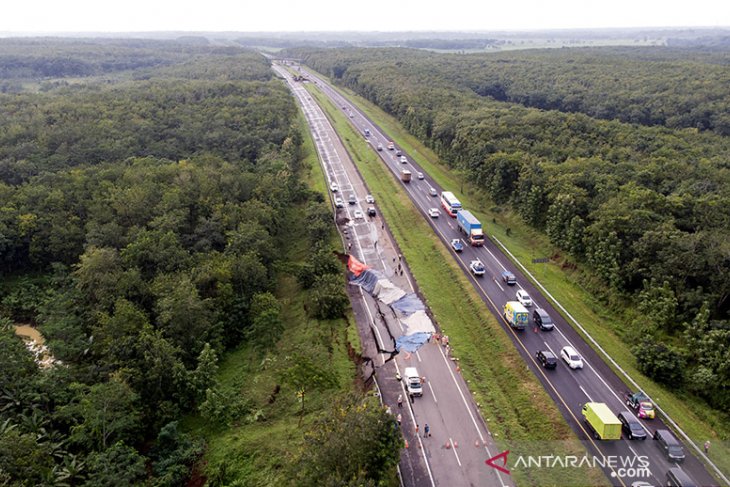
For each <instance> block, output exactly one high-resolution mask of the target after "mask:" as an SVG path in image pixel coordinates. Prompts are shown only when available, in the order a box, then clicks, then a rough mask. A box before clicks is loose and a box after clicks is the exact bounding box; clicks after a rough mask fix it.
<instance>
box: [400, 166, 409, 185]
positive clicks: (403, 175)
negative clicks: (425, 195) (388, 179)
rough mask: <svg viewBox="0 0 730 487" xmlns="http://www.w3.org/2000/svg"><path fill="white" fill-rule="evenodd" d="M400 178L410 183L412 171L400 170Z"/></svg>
mask: <svg viewBox="0 0 730 487" xmlns="http://www.w3.org/2000/svg"><path fill="white" fill-rule="evenodd" d="M400 180H401V181H403V182H404V183H410V182H411V171H409V170H408V169H403V170H402V171H401V172H400Z"/></svg>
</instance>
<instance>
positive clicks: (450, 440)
mask: <svg viewBox="0 0 730 487" xmlns="http://www.w3.org/2000/svg"><path fill="white" fill-rule="evenodd" d="M449 443H451V451H453V452H454V456H455V457H456V463H458V464H459V466H460V467H461V460H459V454H458V453H456V447H455V446H454V440H452V439H451V437H449Z"/></svg>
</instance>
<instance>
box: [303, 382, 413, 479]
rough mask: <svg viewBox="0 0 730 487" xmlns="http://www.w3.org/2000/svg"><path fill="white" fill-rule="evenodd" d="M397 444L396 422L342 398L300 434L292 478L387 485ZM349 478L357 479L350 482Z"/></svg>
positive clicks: (372, 406)
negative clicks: (301, 439)
mask: <svg viewBox="0 0 730 487" xmlns="http://www.w3.org/2000/svg"><path fill="white" fill-rule="evenodd" d="M402 446H403V438H402V436H401V434H400V431H399V429H398V425H397V423H396V422H395V420H394V418H393V416H392V415H390V414H388V413H386V412H385V410H384V408H383V407H381V406H380V405H379V404H377V403H376V402H375V401H372V400H369V399H366V398H363V397H362V396H358V395H354V394H351V395H347V396H343V397H340V398H338V399H337V400H336V401H335V402H334V403H333V405H332V407H331V408H330V410H329V411H327V412H326V413H325V414H323V415H322V416H321V417H319V418H318V419H317V420H316V421H315V422H314V424H312V426H311V427H310V428H309V429H308V430H307V432H306V433H305V444H304V447H303V448H302V451H301V452H300V458H299V461H298V462H297V468H298V469H299V474H298V480H299V481H300V482H301V485H312V486H314V485H387V484H389V483H391V482H394V481H395V478H396V473H395V467H396V465H397V464H398V461H399V459H400V449H401V448H402ZM355 478H357V479H361V480H362V481H363V482H362V483H350V482H351V480H353V479H355ZM396 483H397V481H396Z"/></svg>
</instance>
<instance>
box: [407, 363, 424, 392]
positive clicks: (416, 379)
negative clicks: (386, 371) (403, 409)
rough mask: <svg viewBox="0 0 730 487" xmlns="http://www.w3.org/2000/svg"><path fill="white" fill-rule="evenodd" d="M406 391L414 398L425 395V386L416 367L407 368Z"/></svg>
mask: <svg viewBox="0 0 730 487" xmlns="http://www.w3.org/2000/svg"><path fill="white" fill-rule="evenodd" d="M406 390H408V394H409V395H410V394H413V395H414V396H422V395H423V385H422V384H421V376H420V375H418V370H416V368H415V367H406Z"/></svg>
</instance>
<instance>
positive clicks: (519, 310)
mask: <svg viewBox="0 0 730 487" xmlns="http://www.w3.org/2000/svg"><path fill="white" fill-rule="evenodd" d="M364 135H365V136H366V137H368V136H370V131H369V130H368V129H365V133H364ZM386 148H387V150H389V151H394V152H395V155H396V157H397V158H398V159H397V160H398V161H399V162H400V163H402V164H406V163H408V159H407V158H406V156H404V155H403V154H402V152H401V150H400V149H398V148H396V147H395V144H394V143H393V142H388V143H387V146H386V147H383V145H382V144H380V143H379V144H378V145H377V146H376V150H377V151H378V152H381V151H383V150H384V149H386ZM416 177H417V179H419V180H423V179H424V175H423V173H421V172H417V173H416ZM400 179H401V181H402V182H403V183H410V182H411V179H412V173H411V171H410V170H408V169H401V171H400ZM330 189H331V190H332V192H333V193H336V192H337V191H338V187H337V184H336V183H334V182H333V183H332V184H331V187H330ZM428 194H429V195H430V196H433V197H435V196H439V195H438V193H437V191H436V190H435V189H434V188H433V187H429V188H428ZM366 201H367V203H369V204H373V203H374V202H375V200H374V199H373V197H372V196H371V195H367V197H366ZM356 202H357V199H356V197H355V195H354V194H351V195H350V196H349V198H348V203H349V204H351V205H354V204H355V203H356ZM440 203H441V207H442V208H443V210H444V211H445V212H446V214H448V215H449V216H450V217H452V218H456V222H457V230H458V232H459V233H460V234H463V239H462V238H454V239H452V240H451V241H450V246H451V248H452V250H453V251H454V252H456V253H461V252H463V250H464V243H468V244H469V245H471V246H473V247H480V246H483V245H484V240H485V237H484V230H483V227H482V224H481V222H480V221H479V220H478V219H477V218H476V217H475V216H474V215H473V214H472V213H471V212H470V211H469V210H466V209H464V208H463V207H462V205H461V202H460V201H459V200H458V199H457V198H456V197H455V196H454V194H453V193H452V192H450V191H443V192H442V193H441V194H440ZM335 204H336V206H337V207H338V208H342V207H344V201H343V200H342V199H341V198H339V197H336V198H335ZM358 213H360V215H358ZM361 213H362V212H358V211H356V212H355V218H362V217H363V216H362V214H361ZM427 214H428V215H429V216H430V217H431V218H438V217H439V216H440V214H441V212H440V210H439V209H438V208H429V209H428V210H427ZM368 215H369V216H375V208H374V207H372V206H371V207H369V208H368ZM468 267H469V270H470V271H471V273H472V274H473V275H474V276H475V277H482V276H484V275H485V274H486V267H485V266H484V264H483V263H482V261H481V260H479V259H478V258H477V259H474V260H472V261H470V262H469V265H468ZM500 278H501V280H502V282H503V283H504V284H506V285H508V286H514V285H516V284H517V278H516V277H515V275H514V274H513V273H512V272H510V271H509V270H504V271H503V272H501V274H500ZM533 306H534V302H533V300H532V298H531V297H530V295H529V294H528V293H527V291H525V290H524V289H518V290H517V291H516V292H515V300H514V301H508V302H507V303H506V304H505V305H504V308H503V316H504V319H505V321H506V322H507V323H508V325H509V326H510V327H511V328H513V329H515V330H524V329H525V328H526V327H527V325H528V323H529V316H530V313H529V311H528V308H533ZM532 320H533V323H534V327H535V331H537V329H540V330H543V331H551V330H553V329H554V328H555V324H554V323H553V320H552V318H551V317H550V315H549V314H548V313H547V311H545V310H544V309H541V308H539V307H537V306H534V309H533V310H532ZM559 355H560V359H562V360H563V362H565V364H566V365H567V366H568V367H569V368H570V369H572V370H578V369H582V368H583V358H582V357H581V356H580V354H579V353H578V352H577V351H576V350H575V349H574V348H573V347H572V346H570V345H566V346H564V347H563V348H562V349H561V350H560V354H559ZM535 356H536V359H537V361H538V362H539V363H540V364H542V366H543V367H544V368H545V369H548V370H554V369H556V368H557V366H558V362H559V359H558V357H556V356H555V354H553V352H552V351H550V350H537V351H536V353H535ZM406 377H407V389H408V392H409V393H411V394H414V395H417V396H420V395H422V393H423V392H422V389H421V388H420V381H419V379H418V377H419V376H418V373H417V371H416V370H415V369H413V370H408V371H407V373H406ZM624 399H625V403H626V406H627V409H626V410H623V411H619V412H618V413H617V414H614V412H613V411H611V409H610V408H609V407H608V406H607V405H606V404H605V403H599V402H588V403H585V404H584V405H583V408H582V415H583V420H584V422H585V424H586V426H587V427H588V430H589V431H590V433H591V434H592V435H593V437H594V438H595V439H597V440H618V439H621V437H622V434H623V435H625V436H626V438H628V439H629V440H645V439H646V438H647V433H646V432H647V431H648V430H646V429H645V428H644V427H643V426H642V424H641V423H640V422H639V419H638V418H641V419H654V417H655V411H654V405H653V404H652V402H651V400H650V399H649V398H648V397H647V396H646V395H645V394H644V393H643V392H641V391H639V392H636V393H629V392H627V393H625V394H624ZM652 437H653V439H654V440H656V441H657V445H658V446H659V447H660V448H661V449H662V450H663V453H664V454H665V455H666V457H667V459H668V460H669V461H670V462H674V463H680V462H682V461H683V460H684V458H685V453H684V448H683V446H682V444H681V443H680V442H679V440H677V438H676V437H675V436H674V435H673V434H672V432H671V431H669V430H667V429H657V430H656V431H655V432H654V434H653V435H652ZM667 481H668V484H667V485H694V484H693V483H692V481H691V479H689V477H688V476H687V475H686V473H685V472H684V471H682V470H681V469H678V468H672V469H670V470H669V471H668V472H667ZM650 485H651V484H648V483H645V482H634V483H633V484H632V487H642V486H650Z"/></svg>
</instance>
